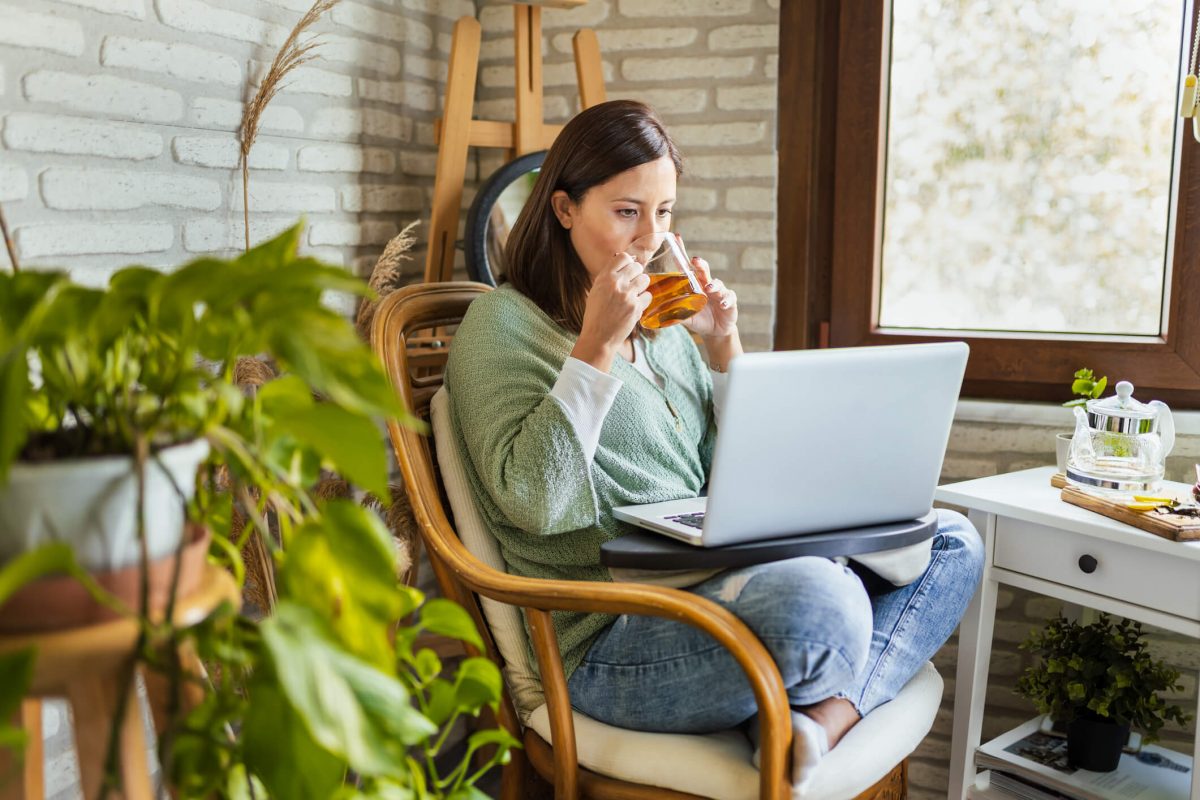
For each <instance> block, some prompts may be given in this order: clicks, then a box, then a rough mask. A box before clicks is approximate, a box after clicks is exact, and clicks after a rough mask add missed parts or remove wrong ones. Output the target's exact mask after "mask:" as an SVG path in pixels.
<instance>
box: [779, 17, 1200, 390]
mask: <svg viewBox="0 0 1200 800" xmlns="http://www.w3.org/2000/svg"><path fill="white" fill-rule="evenodd" d="M887 6H888V3H886V2H885V1H884V0H787V2H784V3H782V4H781V8H780V47H779V192H778V204H779V212H778V253H779V257H778V264H779V268H778V281H777V297H776V302H777V305H776V309H777V314H776V329H775V347H776V349H781V350H784V349H802V348H809V347H821V346H833V347H850V346H858V345H878V344H899V343H909V342H927V341H940V340H945V339H961V340H963V341H966V342H967V343H968V344H969V345H970V346H971V357H970V360H969V362H968V365H967V375H966V380H965V382H964V384H963V395H964V396H968V397H984V398H996V399H1020V400H1057V401H1062V400H1066V399H1068V394H1069V392H1068V388H1067V387H1068V384H1069V382H1070V379H1071V374H1072V373H1073V372H1074V370H1076V369H1078V368H1079V367H1081V366H1087V367H1091V368H1092V369H1094V370H1096V372H1097V374H1100V375H1107V376H1108V377H1109V381H1110V382H1115V381H1116V380H1130V381H1133V382H1134V383H1135V384H1136V385H1137V396H1138V397H1140V398H1142V399H1144V400H1149V399H1151V398H1158V399H1161V400H1164V401H1165V402H1167V403H1169V404H1171V405H1173V406H1178V407H1180V408H1200V196H1197V195H1198V194H1200V158H1198V157H1197V148H1198V147H1200V145H1198V144H1197V142H1196V141H1195V140H1194V139H1193V137H1192V135H1191V130H1190V127H1191V126H1190V124H1189V125H1187V126H1186V127H1185V126H1184V123H1185V122H1187V121H1186V120H1177V121H1176V122H1177V125H1178V126H1179V127H1178V128H1177V135H1178V136H1181V137H1183V145H1182V152H1181V155H1180V157H1181V163H1180V168H1179V181H1180V188H1179V191H1178V192H1177V196H1178V200H1177V202H1178V206H1177V219H1176V225H1175V243H1174V244H1175V247H1174V261H1173V264H1172V269H1171V290H1170V295H1169V297H1170V300H1169V303H1170V305H1169V309H1168V317H1167V319H1168V326H1167V335H1166V336H1165V337H1163V336H1159V337H1138V338H1139V340H1138V341H1133V340H1131V337H1126V338H1125V339H1124V340H1122V339H1121V338H1120V337H1097V336H1087V337H1083V336H1080V337H1071V336H1067V335H1031V334H996V335H982V334H980V333H979V332H965V333H963V334H959V335H955V334H953V333H948V334H946V335H936V334H930V333H929V332H928V331H921V332H918V333H913V334H909V333H907V332H897V331H894V330H889V331H883V330H880V329H879V327H878V325H876V323H875V320H877V319H878V309H877V302H878V301H877V298H878V296H879V286H878V271H877V269H876V264H877V263H878V254H877V252H876V250H877V247H878V244H879V241H880V236H879V227H878V226H879V224H880V221H881V220H880V219H879V216H878V214H877V209H878V208H879V207H880V205H881V204H880V194H881V192H882V191H883V186H882V177H881V175H880V167H881V165H882V164H883V147H884V146H885V144H886V142H885V141H884V140H883V137H882V136H881V135H880V133H881V127H882V125H881V122H882V120H881V113H882V109H883V98H884V94H883V89H884V87H883V85H882V76H883V63H882V61H883V36H884V24H885V16H884V15H885V14H886V11H887ZM1187 41H1191V32H1190V31H1189V32H1188V38H1187ZM871 98H875V99H876V102H872V101H871ZM850 99H853V102H850Z"/></svg>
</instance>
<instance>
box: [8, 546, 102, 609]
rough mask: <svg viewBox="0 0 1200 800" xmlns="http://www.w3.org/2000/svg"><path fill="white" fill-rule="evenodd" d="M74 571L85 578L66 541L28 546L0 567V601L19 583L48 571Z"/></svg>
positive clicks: (62, 572)
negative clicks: (34, 547) (40, 545)
mask: <svg viewBox="0 0 1200 800" xmlns="http://www.w3.org/2000/svg"><path fill="white" fill-rule="evenodd" d="M64 574H65V575H74V576H76V577H77V578H83V579H86V578H87V577H88V576H87V573H85V572H84V571H83V570H82V569H81V568H80V567H79V565H78V563H76V561H75V552H74V551H73V550H72V549H71V546H70V545H68V544H62V543H55V544H47V545H43V546H42V547H39V548H37V549H36V550H28V551H26V552H24V553H21V554H20V555H19V556H17V557H15V558H13V559H12V560H11V561H9V562H8V563H7V564H5V565H4V567H3V569H0V605H2V604H4V603H5V602H7V601H8V598H10V597H12V596H13V593H14V592H16V591H17V590H18V589H20V588H21V587H23V586H25V585H27V584H29V583H32V582H33V581H35V580H37V579H38V578H43V577H45V576H47V575H64Z"/></svg>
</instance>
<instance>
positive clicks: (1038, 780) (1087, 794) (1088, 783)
mask: <svg viewBox="0 0 1200 800" xmlns="http://www.w3.org/2000/svg"><path fill="white" fill-rule="evenodd" d="M1041 723H1042V718H1041V717H1038V718H1036V719H1032V720H1030V721H1028V722H1026V723H1025V724H1023V725H1020V726H1018V727H1016V728H1014V729H1013V730H1011V731H1009V732H1008V733H1005V734H1003V735H1001V736H998V737H996V738H995V739H993V740H992V741H990V742H988V743H987V744H985V745H983V746H981V747H980V748H979V749H978V750H976V751H975V764H976V766H977V767H978V768H979V769H981V770H984V769H990V770H992V785H993V787H995V788H996V789H999V790H1001V791H1004V792H1005V793H1007V794H1012V795H1014V796H1019V797H1031V798H1032V797H1045V796H1046V795H1034V794H1029V793H1026V794H1021V793H1019V791H1018V790H1019V789H1020V788H1021V787H1020V786H1016V787H1013V788H1012V789H1009V788H1006V787H1003V786H997V785H996V773H997V772H1000V773H1006V775H1007V776H1012V777H1015V778H1018V779H1019V780H1020V781H1021V782H1023V783H1033V784H1037V785H1038V786H1041V787H1046V788H1048V789H1050V790H1052V791H1054V792H1058V793H1060V794H1064V795H1067V796H1068V797H1072V798H1079V799H1080V800H1188V793H1189V791H1190V790H1191V784H1192V759H1191V758H1189V757H1188V756H1185V755H1183V754H1182V753H1176V752H1174V751H1173V750H1166V749H1164V748H1161V747H1155V746H1153V745H1143V746H1142V748H1141V749H1140V750H1139V751H1138V752H1136V753H1131V752H1125V753H1122V754H1121V763H1120V766H1118V767H1117V769H1116V770H1115V771H1114V772H1091V771H1089V770H1085V769H1076V768H1074V767H1071V766H1068V765H1067V742H1066V740H1065V739H1061V738H1058V737H1056V736H1049V735H1047V734H1045V733H1043V732H1042V731H1041V730H1040V727H1041ZM1001 783H1005V781H1004V779H1001ZM1051 796H1052V795H1051Z"/></svg>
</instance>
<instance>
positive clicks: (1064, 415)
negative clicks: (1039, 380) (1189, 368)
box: [954, 400, 1200, 436]
mask: <svg viewBox="0 0 1200 800" xmlns="http://www.w3.org/2000/svg"><path fill="white" fill-rule="evenodd" d="M1172 416H1173V417H1174V418H1175V433H1176V434H1177V435H1182V436H1196V435H1200V411H1175V412H1173V413H1172ZM954 421H955V422H991V423H995V424H998V425H1039V426H1044V427H1051V428H1061V429H1062V430H1064V431H1070V430H1072V429H1073V428H1074V427H1075V419H1074V416H1073V415H1072V412H1071V409H1069V408H1063V407H1062V406H1060V405H1056V404H1054V403H1020V402H1000V401H997V400H959V401H958V408H957V409H955V412H954Z"/></svg>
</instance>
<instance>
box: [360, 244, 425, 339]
mask: <svg viewBox="0 0 1200 800" xmlns="http://www.w3.org/2000/svg"><path fill="white" fill-rule="evenodd" d="M419 224H420V221H417V222H410V223H408V224H407V225H405V226H404V230H402V231H400V233H398V234H396V235H395V236H393V237H392V240H391V241H390V242H388V243H387V246H386V247H384V248H383V253H381V254H380V256H379V260H378V261H376V262H375V267H374V269H372V270H371V277H370V278H369V279H368V280H367V285H368V286H370V287H371V289H372V290H373V291H374V292H375V295H376V297H375V299H374V300H372V299H370V298H363V299H362V301H361V302H360V303H359V304H358V314H357V315H356V316H355V318H354V326H355V327H356V328H357V329H358V335H359V336H361V337H362V338H363V339H364V340H367V341H369V340H370V338H371V321H372V320H373V319H375V309H376V308H377V307H378V306H379V301H380V300H382V299H383V298H385V297H387V296H388V295H389V294H391V293H392V292H394V291H395V290H396V289H398V288H400V281H401V278H402V266H403V264H404V262H405V261H410V260H412V257H411V256H410V255H409V254H408V252H409V251H410V250H412V247H413V245H414V244H416V243H417V236H416V234H415V233H413V231H414V230H415V229H416V227H417V225H419Z"/></svg>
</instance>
